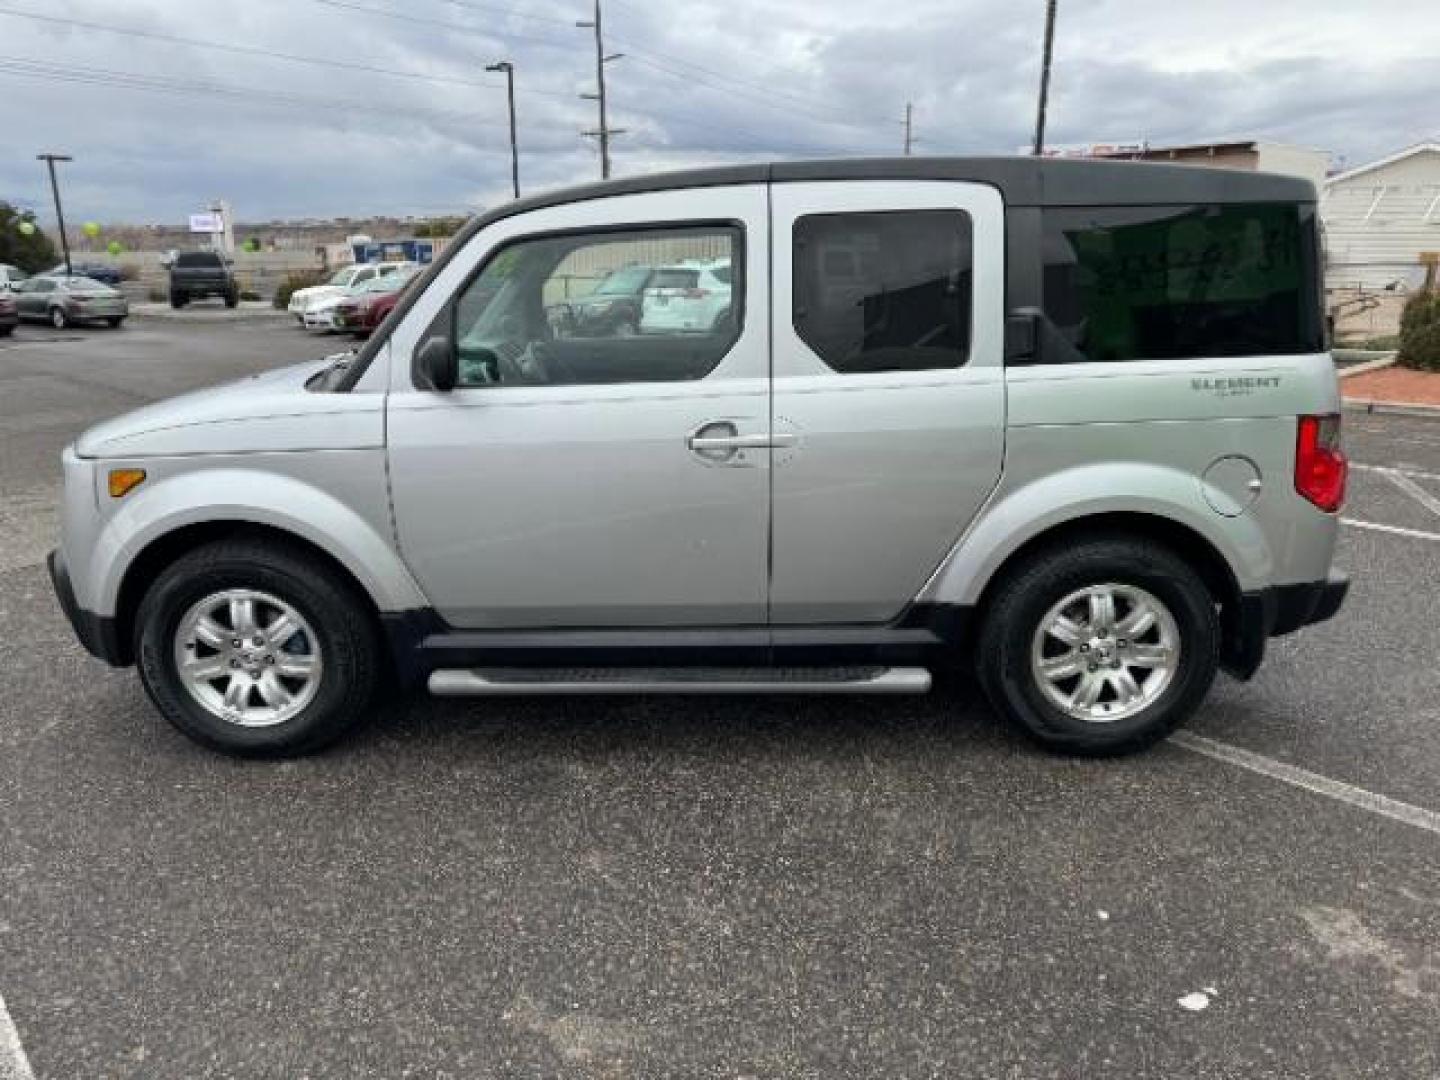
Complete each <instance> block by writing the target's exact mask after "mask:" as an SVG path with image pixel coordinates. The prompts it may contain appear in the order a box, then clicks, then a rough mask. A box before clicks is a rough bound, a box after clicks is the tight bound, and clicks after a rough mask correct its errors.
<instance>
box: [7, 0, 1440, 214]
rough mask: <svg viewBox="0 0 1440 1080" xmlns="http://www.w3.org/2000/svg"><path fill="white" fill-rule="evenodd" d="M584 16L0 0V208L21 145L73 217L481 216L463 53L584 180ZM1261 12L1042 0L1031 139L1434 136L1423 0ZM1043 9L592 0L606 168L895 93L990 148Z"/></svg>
mask: <svg viewBox="0 0 1440 1080" xmlns="http://www.w3.org/2000/svg"><path fill="white" fill-rule="evenodd" d="M589 8H590V5H589V3H587V2H585V0H560V2H558V3H557V2H555V0H551V2H547V3H541V2H539V0H411V2H408V3H405V4H401V3H399V2H397V0H251V2H249V3H246V4H244V5H228V6H226V7H221V6H220V5H209V4H205V5H200V4H194V3H188V2H184V0H128V2H127V3H126V4H124V5H117V4H114V3H113V2H108V0H71V2H68V3H66V2H63V0H46V2H44V3H42V2H40V0H0V94H3V95H4V99H5V102H6V106H5V109H4V113H3V115H4V124H5V129H6V134H5V138H4V147H5V149H4V150H3V151H0V198H4V197H8V198H13V199H18V200H19V201H21V202H22V203H33V204H36V205H37V208H39V209H41V210H45V209H47V205H48V197H47V196H48V192H47V188H46V181H45V177H44V172H43V169H42V167H41V166H40V164H39V163H38V162H36V161H35V160H34V155H35V153H37V152H39V151H41V150H56V151H60V152H66V153H70V154H73V155H74V156H75V159H76V160H75V162H74V163H73V164H72V165H69V166H65V167H64V169H65V172H64V180H65V190H66V193H67V203H69V204H70V206H71V207H72V209H71V213H72V214H73V215H74V216H76V217H77V219H82V220H83V219H90V218H96V219H100V220H106V221H118V220H130V221H178V220H180V219H182V218H183V216H184V215H185V214H187V213H188V212H190V211H191V210H194V209H196V208H198V207H200V206H202V205H204V204H205V203H207V202H208V201H209V200H211V199H213V198H216V197H219V196H223V197H226V198H228V199H229V200H230V201H231V203H232V204H233V205H234V206H235V208H236V211H237V213H238V214H239V215H240V216H241V217H242V218H245V219H252V220H253V219H260V218H266V217H284V216H330V215H350V216H360V215H364V214H369V213H402V214H403V213H441V212H447V211H449V212H456V211H460V210H464V209H466V208H474V207H476V206H477V205H482V204H487V203H493V202H495V201H497V200H499V199H502V198H504V197H505V196H506V194H507V193H508V186H509V150H508V141H507V140H508V134H507V128H506V114H505V94H504V82H503V77H502V76H497V75H488V74H486V73H485V72H484V70H483V69H484V66H485V64H486V63H487V62H491V61H493V60H496V59H500V58H502V57H503V58H508V59H510V60H512V61H513V62H514V63H515V65H516V72H517V87H518V88H519V97H518V111H519V116H520V138H521V150H522V163H521V178H522V185H523V186H524V187H525V188H527V189H528V190H535V189H538V188H545V187H554V186H559V185H562V184H568V183H574V182H577V181H581V180H589V179H593V178H595V177H596V176H597V175H598V160H597V156H596V152H595V147H594V145H593V142H591V141H590V140H587V139H585V138H584V137H582V136H581V134H580V132H581V131H582V130H583V129H587V128H590V127H593V126H594V124H595V109H594V105H593V103H591V102H587V101H583V100H581V99H580V97H579V96H578V95H579V94H581V93H582V92H588V91H590V90H591V89H593V84H594V59H595V58H594V52H593V42H592V40H591V38H590V37H589V35H588V33H587V32H586V31H584V30H581V29H577V28H576V27H575V26H574V25H573V24H574V22H575V21H576V19H577V18H584V17H586V16H587V15H588V14H589ZM364 9H372V10H364ZM1256 10H1257V5H1256V4H1255V3H1254V2H1253V0H1246V2H1241V0H1207V3H1206V4H1203V5H1198V4H1189V5H1178V4H1168V5H1157V4H1154V3H1152V2H1149V0H1099V2H1096V3H1090V4H1086V5H1068V4H1062V5H1061V11H1060V20H1059V32H1058V36H1057V47H1056V63H1055V73H1054V83H1053V96H1052V103H1051V113H1050V117H1051V127H1050V133H1051V137H1052V139H1053V140H1055V141H1057V142H1091V141H1102V142H1104V141H1133V140H1140V139H1148V140H1150V141H1151V142H1168V141H1194V140H1200V139H1205V138H1211V137H1262V138H1269V139H1276V140H1280V141H1288V142H1297V143H1302V144H1305V145H1311V146H1317V147H1321V148H1324V149H1328V150H1331V151H1333V152H1335V153H1337V154H1339V155H1343V156H1344V157H1345V158H1346V159H1348V160H1349V161H1350V162H1351V163H1355V162H1359V161H1363V160H1366V159H1368V158H1371V157H1375V156H1379V155H1380V154H1383V153H1386V152H1388V151H1390V150H1393V149H1396V148H1398V147H1399V146H1401V145H1404V144H1406V143H1409V142H1413V141H1415V140H1417V139H1420V138H1424V137H1427V136H1433V135H1435V134H1436V129H1437V128H1440V121H1437V120H1435V119H1433V117H1434V113H1433V102H1434V101H1435V100H1436V99H1437V97H1440V69H1437V68H1436V67H1435V65H1434V64H1433V62H1432V61H1431V59H1430V58H1431V57H1433V56H1434V55H1436V54H1437V53H1440V20H1436V19H1434V18H1433V16H1431V15H1430V13H1429V11H1428V9H1427V5H1426V4H1422V3H1410V2H1407V0H1391V2H1390V3H1388V4H1386V5H1384V7H1383V10H1382V9H1381V8H1380V7H1378V6H1376V5H1356V4H1354V3H1353V2H1352V0H1308V2H1303V0H1267V2H1266V3H1265V4H1264V12H1265V17H1264V18H1257V17H1256ZM375 12H389V13H390V15H391V16H396V15H398V16H400V17H398V18H397V17H387V16H386V15H384V14H376V13H375ZM517 12H518V13H520V14H518V15H517V14H516V13H517ZM25 16H30V17H25ZM1042 19H1043V4H1041V3H1040V2H1039V0H1035V2H1033V3H1029V4H1016V3H1014V2H1013V0H911V2H909V3H906V4H903V5H901V4H894V5H885V4H877V3H874V2H873V0H864V2H862V0H803V2H802V0H789V2H786V3H776V2H774V0H686V2H685V3H683V4H678V3H674V2H667V3H661V2H659V0H648V2H647V0H606V8H605V20H606V27H607V38H608V41H607V47H608V48H609V49H611V50H613V51H618V52H623V53H625V54H626V55H625V57H624V58H623V59H621V60H618V61H616V62H615V63H614V64H613V65H611V66H610V68H609V69H608V70H609V72H610V97H611V113H612V123H614V124H615V125H617V126H622V127H624V128H626V129H627V130H626V134H624V135H621V136H618V137H617V139H616V140H615V144H614V161H615V169H616V172H617V173H618V174H624V173H631V172H642V171H651V170H656V169H664V168H675V167H684V166H687V165H693V164H702V163H714V162H721V161H755V160H764V159H768V158H779V157H799V156H837V155H846V154H867V155H868V154H889V153H897V152H898V151H899V148H900V139H901V130H900V118H901V115H902V112H903V108H904V104H905V102H906V101H913V102H914V104H915V108H916V133H917V135H918V137H919V140H920V141H919V143H918V149H919V150H920V151H921V152H925V153H987V152H988V153H995V152H1000V153H1008V152H1013V151H1014V150H1015V149H1017V148H1018V147H1021V146H1023V145H1025V144H1026V143H1027V142H1028V141H1029V138H1030V132H1031V128H1032V125H1033V123H1034V116H1033V113H1034V107H1035V92H1036V86H1037V83H1038V50H1039V38H1040V33H1041V28H1042V27H1041V23H1042ZM77 23H80V24H93V25H76V24H77ZM101 26H103V27H112V28H116V29H123V30H129V31H133V32H134V33H131V34H121V33H113V32H108V31H106V30H103V29H99V28H97V27H101ZM144 35H158V36H160V37H162V38H166V39H169V40H157V39H156V37H154V36H144ZM174 39H182V40H174ZM188 40H194V41H198V42H207V43H210V44H211V45H219V46H226V48H214V47H202V46H200V45H194V44H187V43H186V41H188ZM267 52H268V53H274V54H285V55H284V56H278V55H260V54H261V53H267ZM285 57H291V58H293V57H307V58H314V59H323V60H327V61H329V62H330V63H329V64H328V65H324V64H313V63H301V62H297V61H295V60H294V59H287V58H285ZM366 69H376V70H366ZM384 72H406V73H411V74H412V75H418V76H424V77H423V78H419V77H401V76H399V75H396V74H387V73H384Z"/></svg>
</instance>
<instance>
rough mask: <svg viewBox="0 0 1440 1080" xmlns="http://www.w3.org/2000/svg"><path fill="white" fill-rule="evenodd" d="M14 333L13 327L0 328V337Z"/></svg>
mask: <svg viewBox="0 0 1440 1080" xmlns="http://www.w3.org/2000/svg"><path fill="white" fill-rule="evenodd" d="M14 332H15V327H13V326H0V337H9V336H10V335H11V334H13V333H14Z"/></svg>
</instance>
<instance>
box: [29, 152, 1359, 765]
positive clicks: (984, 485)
mask: <svg viewBox="0 0 1440 1080" xmlns="http://www.w3.org/2000/svg"><path fill="white" fill-rule="evenodd" d="M1320 263H1321V257H1320V250H1319V231H1318V228H1317V223H1316V214H1315V191H1314V189H1313V187H1312V186H1311V185H1310V184H1309V183H1308V182H1305V181H1301V180H1295V179H1289V178H1285V177H1280V176H1271V175H1265V174H1257V173H1240V172H1226V171H1219V170H1209V169H1198V168H1187V167H1177V166H1162V165H1149V164H1134V163H1104V162H1093V161H1091V162H1085V161H1064V160H1049V161H1039V160H1027V159H994V160H987V159H978V160H964V159H935V160H924V159H918V158H906V159H902V160H864V161H854V162H834V161H827V162H814V163H793V162H792V163H784V164H775V165H756V166H744V167H737V168H723V169H711V170H702V171H695V172H685V173H676V174H673V175H666V176H649V177H640V178H634V179H626V180H619V181H615V182H610V183H605V184H600V185H596V186H593V187H583V188H577V189H574V190H569V191H562V192H558V193H555V194H550V195H543V196H540V197H537V198H529V199H524V200H520V201H517V202H513V203H509V204H507V205H505V206H502V207H500V208H498V209H496V210H494V211H492V212H490V213H487V214H484V215H482V216H480V217H479V218H477V219H475V220H474V221H472V222H471V223H470V224H469V225H468V226H467V227H466V228H465V229H464V230H463V231H462V232H461V233H460V235H458V236H457V237H456V238H455V239H454V240H453V241H452V242H451V243H450V245H449V246H448V248H447V249H446V250H445V253H444V257H443V258H441V259H439V260H438V261H437V262H436V263H435V264H434V265H433V266H431V267H430V268H429V269H428V270H427V272H426V273H425V275H424V276H423V278H422V279H420V280H419V281H418V283H417V285H416V286H415V287H412V288H411V289H410V290H409V291H408V292H407V294H406V295H405V296H404V298H403V299H402V300H401V301H400V303H399V304H398V306H397V307H396V309H395V311H394V312H393V313H392V314H391V315H390V317H389V318H388V319H387V320H386V321H385V323H384V324H383V326H382V327H381V328H380V330H379V332H377V333H376V334H375V335H374V336H373V337H372V338H371V339H370V340H369V341H368V342H367V343H366V344H365V346H364V347H363V348H362V349H360V351H359V352H358V353H355V354H353V355H346V356H343V357H339V358H330V359H328V360H325V361H313V362H309V363H305V364H301V365H299V366H296V367H286V368H281V369H279V370H275V371H272V372H270V373H269V374H266V375H261V376H258V377H254V378H250V379H245V380H242V381H240V382H238V383H234V384H231V385H229V386H222V387H218V388H216V389H213V390H207V391H203V392H200V393H195V394H189V395H186V396H183V397H179V398H176V399H174V400H171V401H167V402H163V403H160V404H157V405H152V406H150V407H148V408H143V409H140V410H139V411H137V412H133V413H130V414H129V415H127V416H123V417H121V418H119V419H117V420H112V421H110V422H108V423H104V424H101V425H99V426H98V427H95V428H93V429H91V430H90V431H87V432H86V433H85V434H83V435H81V436H80V437H79V438H78V439H77V440H76V441H75V443H74V444H73V445H72V446H71V447H69V448H68V449H67V450H66V451H65V456H64V465H65V482H66V484H65V506H64V538H63V544H62V546H61V548H60V549H59V550H58V551H56V552H55V553H54V554H53V555H52V556H51V560H50V566H51V573H52V575H53V577H54V582H55V588H56V591H57V593H58V594H59V597H60V602H61V604H62V605H63V606H64V608H65V611H66V612H67V614H68V615H69V618H70V620H71V622H72V623H73V624H74V626H75V629H76V632H77V633H78V635H79V637H80V640H81V641H82V642H83V643H84V645H85V646H86V647H87V648H88V649H89V650H90V651H91V652H93V653H94V654H95V655H97V656H99V657H100V658H102V659H104V660H106V661H108V662H109V663H111V664H115V665H128V664H132V663H133V664H135V665H136V666H137V667H138V668H139V671H140V678H141V680H142V681H143V682H144V685H145V688H146V690H147V691H148V692H149V695H150V697H151V699H152V700H153V701H154V703H155V705H156V706H157V708H158V709H159V710H160V712H162V713H163V714H164V715H165V716H166V717H167V718H168V719H169V720H170V721H171V722H172V723H174V724H175V725H176V726H177V727H179V728H180V729H181V730H182V731H184V732H185V733H186V734H188V735H190V736H192V737H193V738H195V739H198V740H199V741H201V742H203V743H205V744H206V745H208V746H211V747H214V748H216V749H218V750H222V751H226V752H229V753H234V754H246V755H280V754H296V753H303V752H306V751H312V750H315V749H317V748H319V747H321V746H324V745H325V744H327V743H330V742H331V741H332V740H334V739H336V738H337V737H339V736H340V735H341V734H342V733H344V732H345V731H347V730H348V729H350V728H351V727H352V726H353V725H355V724H357V723H359V722H360V721H362V720H363V719H364V718H365V716H366V715H367V712H368V711H369V710H370V707H371V703H372V701H373V700H374V699H375V696H376V694H377V691H379V690H380V689H381V688H382V687H384V686H385V685H387V684H389V685H391V686H398V687H402V688H410V687H419V686H428V688H429V690H430V691H431V692H432V693H435V694H449V695H479V696H490V697H505V696H509V695H517V694H560V693H563V694H617V693H625V694H630V693H661V692H684V693H692V694H693V693H738V692H747V693H748V692H764V693H804V694H830V693H849V694H856V693H868V694H906V693H920V692H924V691H926V690H928V689H929V687H930V684H931V677H932V674H933V673H935V672H937V671H940V670H941V669H946V668H958V667H962V666H964V665H967V664H973V665H974V667H975V670H976V671H977V673H978V677H979V680H980V682H981V684H982V685H983V687H984V689H985V691H986V693H987V694H988V696H989V698H990V700H991V702H993V704H994V707H995V708H996V710H997V711H998V712H1000V713H1002V714H1003V715H1004V716H1006V717H1008V718H1009V719H1010V720H1012V721H1014V722H1015V723H1017V724H1018V725H1020V727H1021V728H1023V729H1024V730H1025V731H1026V732H1028V733H1029V734H1030V735H1031V736H1033V737H1034V738H1035V739H1036V740H1038V741H1039V742H1040V743H1042V744H1044V745H1045V746H1048V747H1052V748H1055V749H1058V750H1064V751H1070V752H1077V753H1087V754H1102V753H1118V752H1122V751H1128V750H1134V749H1137V748H1140V747H1143V746H1146V745H1147V744H1150V743H1152V742H1154V741H1155V740H1157V739H1160V738H1163V737H1164V736H1165V735H1166V734H1167V733H1169V732H1170V731H1173V730H1174V729H1175V728H1176V727H1177V725H1179V724H1180V723H1182V722H1183V721H1184V720H1185V718H1186V717H1187V716H1189V715H1190V714H1191V713H1192V712H1193V711H1194V710H1195V709H1196V708H1197V707H1198V706H1199V705H1200V703H1201V702H1202V700H1203V699H1204V697H1205V694H1206V692H1207V690H1208V688H1209V686H1210V684H1211V681H1212V680H1213V679H1214V677H1215V674H1216V671H1217V669H1219V668H1224V669H1225V670H1226V671H1228V672H1229V673H1230V674H1231V675H1233V676H1235V677H1236V678H1240V679H1245V678H1247V677H1249V676H1250V675H1251V674H1252V673H1253V672H1254V671H1255V670H1256V667H1257V666H1258V665H1259V663H1260V661H1261V658H1262V656H1263V654H1264V651H1265V645H1266V641H1267V639H1268V638H1270V637H1273V636H1275V635H1278V634H1287V633H1290V632H1292V631H1295V630H1297V629H1299V628H1300V627H1302V626H1304V625H1306V624H1307V623H1313V622H1317V621H1319V620H1322V619H1327V618H1329V617H1330V616H1331V615H1333V614H1334V613H1335V611H1336V610H1337V609H1338V608H1339V606H1340V604H1341V601H1342V599H1343V597H1344V595H1345V590H1346V582H1345V580H1344V578H1343V577H1341V576H1339V575H1336V574H1334V573H1332V571H1331V567H1330V564H1331V556H1332V554H1333V552H1334V548H1335V540H1336V532H1337V528H1338V519H1337V517H1336V515H1337V512H1338V511H1339V509H1340V505H1341V501H1342V499H1343V496H1344V491H1345V479H1346V462H1345V458H1344V457H1343V455H1342V454H1341V451H1340V415H1339V414H1340V400H1339V396H1338V391H1337V385H1336V378H1335V371H1334V367H1333V364H1332V362H1331V359H1330V356H1329V355H1328V354H1327V352H1326V342H1325V333H1324V325H1323V319H1322V305H1321V285H1320ZM622 284H623V285H624V287H623V288H622V287H621V285H622ZM611 307H614V308H615V310H616V311H617V312H620V313H621V314H623V315H624V316H625V317H624V318H619V317H617V318H613V319H610V318H605V317H603V315H604V312H605V311H606V310H608V309H609V308H611ZM581 308H583V309H584V311H585V312H586V313H587V315H588V316H591V317H587V318H584V319H580V318H577V317H576V315H575V313H576V311H577V310H580V309H581Z"/></svg>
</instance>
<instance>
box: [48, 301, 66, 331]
mask: <svg viewBox="0 0 1440 1080" xmlns="http://www.w3.org/2000/svg"><path fill="white" fill-rule="evenodd" d="M50 325H51V326H53V327H55V329H56V330H64V329H65V328H66V327H67V326H69V325H70V316H68V315H66V314H65V309H64V308H63V307H58V306H57V307H52V308H51V309H50Z"/></svg>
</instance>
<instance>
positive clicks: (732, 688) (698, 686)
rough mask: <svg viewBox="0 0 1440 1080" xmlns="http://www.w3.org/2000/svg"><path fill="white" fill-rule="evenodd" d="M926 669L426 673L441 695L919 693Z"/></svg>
mask: <svg viewBox="0 0 1440 1080" xmlns="http://www.w3.org/2000/svg"><path fill="white" fill-rule="evenodd" d="M929 689H930V672H928V671H927V670H925V669H924V668H917V667H895V668H882V667H873V668H728V669H727V668H640V669H636V668H567V669H564V670H545V669H524V668H479V669H458V668H455V669H448V670H442V671H436V672H433V673H431V675H430V692H431V693H432V694H436V695H438V696H440V697H472V696H473V697H521V696H523V697H532V696H536V695H558V694H592V695H593V694H923V693H925V692H926V691H927V690H929Z"/></svg>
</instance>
